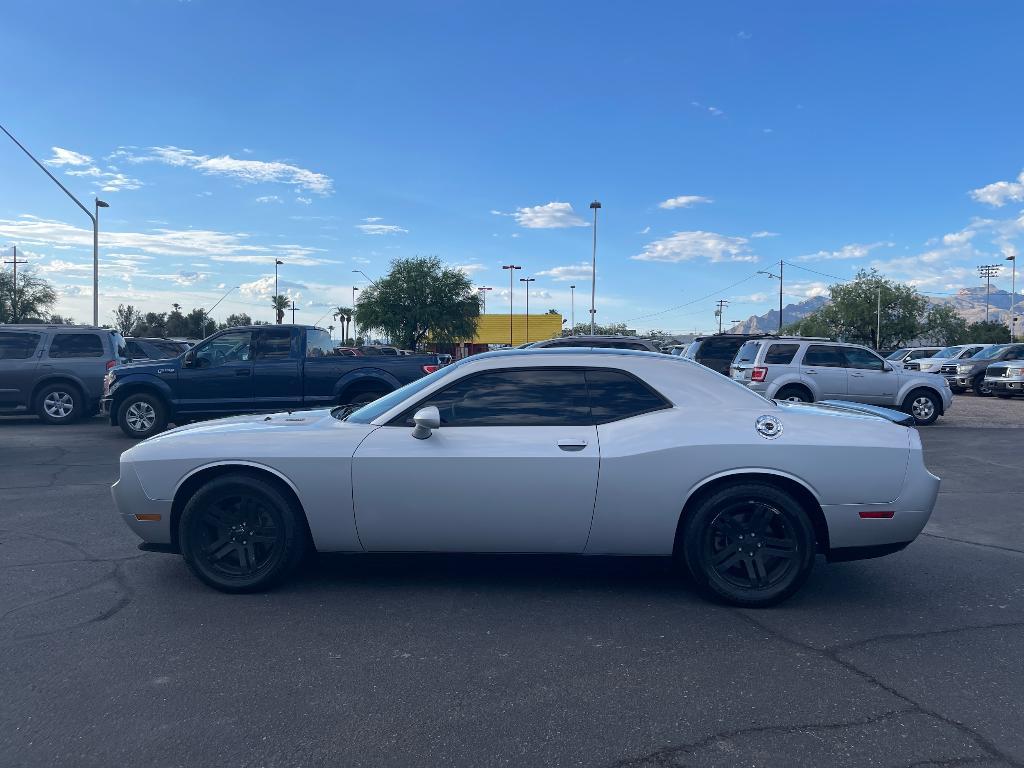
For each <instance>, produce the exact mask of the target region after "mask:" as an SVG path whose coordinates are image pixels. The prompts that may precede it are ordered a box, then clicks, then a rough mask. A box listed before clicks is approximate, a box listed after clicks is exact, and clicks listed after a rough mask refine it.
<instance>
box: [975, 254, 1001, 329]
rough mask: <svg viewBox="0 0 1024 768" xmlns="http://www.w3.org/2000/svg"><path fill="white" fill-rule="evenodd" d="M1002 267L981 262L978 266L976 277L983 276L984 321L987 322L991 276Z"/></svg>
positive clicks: (995, 274)
mask: <svg viewBox="0 0 1024 768" xmlns="http://www.w3.org/2000/svg"><path fill="white" fill-rule="evenodd" d="M1000 269H1002V267H1000V266H999V265H998V264H982V265H981V266H979V267H978V277H984V278H985V322H986V323H987V322H988V295H989V293H990V292H991V291H992V278H993V277H996V276H997V275H998V274H999V270H1000Z"/></svg>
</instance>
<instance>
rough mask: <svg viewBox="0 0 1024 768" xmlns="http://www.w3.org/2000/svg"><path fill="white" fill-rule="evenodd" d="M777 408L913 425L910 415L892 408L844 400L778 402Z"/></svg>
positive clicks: (907, 425)
mask: <svg viewBox="0 0 1024 768" xmlns="http://www.w3.org/2000/svg"><path fill="white" fill-rule="evenodd" d="M778 404H779V407H780V408H783V409H785V410H789V409H797V410H799V411H800V412H802V413H806V412H817V413H819V414H821V415H822V416H825V415H830V416H847V417H855V418H856V417H861V418H869V419H871V418H874V419H883V420H885V421H890V422H892V423H893V424H899V425H901V426H904V427H912V426H913V425H914V417H913V416H911V415H910V414H907V413H903V412H902V411H897V410H894V409H892V408H883V407H882V406H880V405H868V404H867V403H851V402H847V401H846V400H822V401H820V402H817V403H794V402H789V401H779V403H778Z"/></svg>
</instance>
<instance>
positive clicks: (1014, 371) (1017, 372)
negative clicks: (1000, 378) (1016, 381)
mask: <svg viewBox="0 0 1024 768" xmlns="http://www.w3.org/2000/svg"><path fill="white" fill-rule="evenodd" d="M1006 375H1007V376H1024V368H1011V369H1010V370H1008V371H1007V372H1006Z"/></svg>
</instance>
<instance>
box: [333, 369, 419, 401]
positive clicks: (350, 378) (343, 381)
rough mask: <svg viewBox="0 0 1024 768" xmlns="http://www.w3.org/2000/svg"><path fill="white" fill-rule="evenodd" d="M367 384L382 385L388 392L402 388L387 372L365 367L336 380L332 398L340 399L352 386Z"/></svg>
mask: <svg viewBox="0 0 1024 768" xmlns="http://www.w3.org/2000/svg"><path fill="white" fill-rule="evenodd" d="M368 382H372V383H375V384H382V385H384V386H386V387H387V388H388V389H389V390H394V389H398V388H399V387H400V386H402V384H401V382H400V381H399V380H398V379H396V378H395V377H394V376H393V375H392V374H390V373H388V372H387V371H385V370H382V369H380V368H373V367H372V366H367V367H365V368H357V369H356V370H354V371H349V372H348V373H346V374H345V375H344V376H342V377H341V378H340V379H338V381H337V382H335V384H334V398H335V399H338V398H340V397H341V393H342V392H344V391H345V390H346V389H348V388H349V387H350V386H352V385H353V384H364V383H368Z"/></svg>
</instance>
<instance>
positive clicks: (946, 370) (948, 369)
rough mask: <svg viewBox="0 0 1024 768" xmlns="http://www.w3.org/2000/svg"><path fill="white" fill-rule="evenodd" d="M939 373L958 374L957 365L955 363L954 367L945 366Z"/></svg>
mask: <svg viewBox="0 0 1024 768" xmlns="http://www.w3.org/2000/svg"><path fill="white" fill-rule="evenodd" d="M939 373H944V374H955V373H956V363H953V364H952V365H944V366H942V367H941V368H939Z"/></svg>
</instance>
